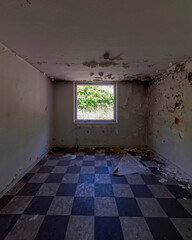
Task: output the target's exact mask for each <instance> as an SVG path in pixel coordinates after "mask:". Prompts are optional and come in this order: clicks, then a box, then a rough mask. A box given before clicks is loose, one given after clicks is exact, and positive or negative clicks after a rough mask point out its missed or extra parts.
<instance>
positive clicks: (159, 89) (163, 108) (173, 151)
mask: <svg viewBox="0 0 192 240" xmlns="http://www.w3.org/2000/svg"><path fill="white" fill-rule="evenodd" d="M191 71H192V62H190V61H188V62H186V63H183V64H180V65H173V66H171V67H170V68H169V69H168V70H167V72H165V73H164V74H162V75H159V76H158V77H157V78H156V79H155V80H154V81H153V82H152V83H151V84H150V85H149V89H148V91H149V92H148V101H149V103H148V104H149V112H148V137H147V142H148V145H149V146H150V147H151V148H152V149H153V150H155V151H156V152H157V153H158V154H160V155H161V156H163V157H164V159H165V160H167V161H169V162H171V163H172V164H174V165H176V166H177V167H179V168H180V169H182V170H183V171H184V172H185V173H187V174H189V175H191V176H192V79H191V76H192V75H191Z"/></svg>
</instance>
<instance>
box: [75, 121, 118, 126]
mask: <svg viewBox="0 0 192 240" xmlns="http://www.w3.org/2000/svg"><path fill="white" fill-rule="evenodd" d="M74 124H77V125H114V124H118V122H117V121H75V122H74Z"/></svg>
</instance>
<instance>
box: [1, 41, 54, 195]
mask: <svg viewBox="0 0 192 240" xmlns="http://www.w3.org/2000/svg"><path fill="white" fill-rule="evenodd" d="M51 85H52V83H51V82H50V80H48V79H47V77H46V76H44V75H43V74H41V73H40V72H39V71H38V70H36V69H35V68H34V67H32V66H31V65H29V64H28V63H26V62H25V61H23V60H22V59H20V58H19V57H17V56H16V55H15V54H13V53H12V52H11V51H9V50H8V49H7V48H5V47H4V46H3V45H0V195H1V193H3V192H4V190H5V191H6V189H8V188H9V187H10V185H11V184H13V183H14V182H15V181H17V180H18V179H19V178H20V177H21V176H22V175H23V173H24V172H25V171H26V170H27V169H29V168H30V167H31V166H32V165H34V164H35V163H36V162H37V161H38V160H39V159H40V158H41V157H42V156H43V155H44V154H45V153H46V152H47V150H48V147H49V138H50V124H51V108H52V86H51Z"/></svg>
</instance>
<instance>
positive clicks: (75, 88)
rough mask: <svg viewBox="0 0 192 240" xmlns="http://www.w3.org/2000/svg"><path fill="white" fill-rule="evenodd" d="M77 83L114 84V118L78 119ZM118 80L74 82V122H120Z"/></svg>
mask: <svg viewBox="0 0 192 240" xmlns="http://www.w3.org/2000/svg"><path fill="white" fill-rule="evenodd" d="M77 85H98V86H101V85H113V86H114V120H78V119H77ZM117 85H118V84H117V82H101V83H93V82H86V83H85V82H74V83H73V122H74V124H117V123H118V112H117V110H118V107H117V106H118V105H117V96H118V95H117V90H118V89H117V87H118V86H117Z"/></svg>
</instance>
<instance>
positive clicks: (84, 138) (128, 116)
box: [53, 81, 147, 147]
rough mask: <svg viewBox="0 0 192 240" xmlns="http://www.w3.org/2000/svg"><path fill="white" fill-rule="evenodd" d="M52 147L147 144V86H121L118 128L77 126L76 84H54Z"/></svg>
mask: <svg viewBox="0 0 192 240" xmlns="http://www.w3.org/2000/svg"><path fill="white" fill-rule="evenodd" d="M53 86H54V87H53V89H54V90H53V93H54V95H53V99H54V103H53V112H54V113H53V115H54V119H53V122H54V124H53V125H54V126H53V146H60V147H61V146H63V147H71V146H72V147H74V146H75V147H86V146H89V147H90V146H91V147H97V146H119V147H121V146H122V147H125V146H135V145H136V146H138V145H145V144H146V113H147V112H146V103H145V102H146V98H147V86H146V83H142V82H120V83H118V96H117V98H118V124H98V125H97V124H74V123H73V83H72V82H61V81H60V82H59V81H56V82H54V83H53Z"/></svg>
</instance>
